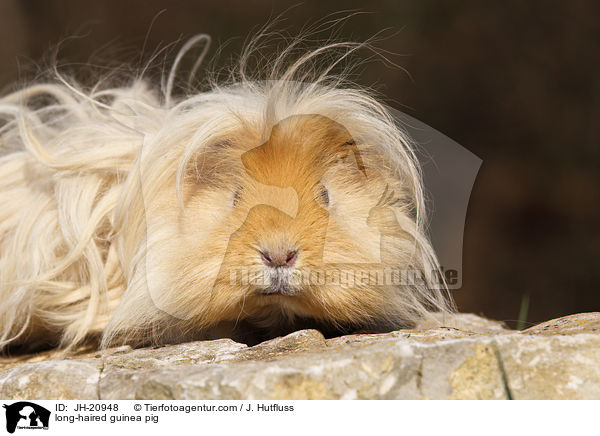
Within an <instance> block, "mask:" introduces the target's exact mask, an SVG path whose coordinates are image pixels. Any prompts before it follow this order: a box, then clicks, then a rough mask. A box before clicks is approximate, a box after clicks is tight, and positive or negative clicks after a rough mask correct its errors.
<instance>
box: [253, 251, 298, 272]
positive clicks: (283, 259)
mask: <svg viewBox="0 0 600 436" xmlns="http://www.w3.org/2000/svg"><path fill="white" fill-rule="evenodd" d="M260 257H261V258H262V261H263V263H264V264H265V265H267V266H270V267H272V268H278V267H288V266H292V265H294V263H295V262H296V259H297V258H298V251H297V250H277V251H261V252H260Z"/></svg>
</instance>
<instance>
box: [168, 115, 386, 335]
mask: <svg viewBox="0 0 600 436" xmlns="http://www.w3.org/2000/svg"><path fill="white" fill-rule="evenodd" d="M250 130H251V129H245V130H244V131H241V132H239V134H237V135H233V137H231V138H227V139H225V140H223V141H221V142H219V143H217V144H214V145H211V146H209V147H206V149H204V150H202V152H201V153H200V154H198V155H197V156H196V158H195V159H193V161H192V162H191V164H190V168H189V170H188V172H187V176H186V180H185V185H184V194H183V197H184V198H183V200H184V207H183V208H182V209H179V215H178V216H177V219H176V221H177V231H176V232H177V235H176V237H174V238H172V240H171V241H170V242H169V244H170V245H171V248H170V249H166V250H165V252H164V253H165V254H164V255H165V257H166V258H167V259H165V260H164V261H165V264H166V265H168V268H167V269H166V270H167V271H170V272H169V274H171V277H170V280H169V285H168V287H169V289H170V292H173V293H174V294H175V298H169V299H168V301H170V302H171V303H172V302H177V303H176V304H177V307H176V308H175V307H173V308H172V310H171V312H176V313H177V314H178V316H180V317H181V318H192V319H193V320H194V325H196V326H197V325H204V326H206V327H208V326H210V325H214V324H215V323H217V322H220V321H224V320H230V321H236V320H240V319H247V320H257V321H260V320H261V319H262V320H272V318H274V317H278V318H285V319H288V320H290V319H293V318H294V317H296V316H299V317H303V318H306V317H308V318H314V319H317V320H320V321H326V322H331V323H333V324H337V323H356V322H361V321H365V320H368V319H369V318H374V317H377V316H380V312H381V311H382V307H384V306H385V305H386V300H387V298H388V296H386V292H385V291H384V290H382V288H380V287H377V286H367V285H361V284H357V283H352V282H350V283H342V282H340V281H336V280H330V279H331V278H332V277H333V276H332V273H333V271H335V270H336V269H339V268H340V266H343V265H346V267H348V266H349V265H350V266H351V265H365V264H370V265H373V264H378V265H379V264H381V262H383V260H382V257H381V256H382V253H381V248H382V246H381V226H379V227H378V226H377V225H375V226H374V225H373V210H374V207H375V206H377V204H378V202H379V203H380V202H381V195H382V193H383V192H385V190H386V179H385V177H384V176H383V175H382V174H381V173H380V172H378V171H377V170H376V169H375V168H373V165H374V162H375V161H376V159H375V160H373V159H372V158H371V157H370V155H371V153H369V152H368V151H366V150H364V149H363V150H361V147H360V146H359V145H357V144H356V143H355V141H354V139H353V138H352V136H351V135H350V133H349V131H348V130H347V129H346V128H344V126H342V125H340V124H338V123H336V122H334V121H332V120H330V119H328V118H326V117H323V116H319V115H304V116H294V117H290V118H287V119H285V120H283V121H281V122H279V123H278V124H276V125H275V126H273V128H272V129H271V131H270V134H269V135H268V138H267V139H266V141H264V140H263V141H261V140H260V139H258V135H259V134H258V133H257V132H251V131H250ZM261 142H262V143H261ZM392 216H393V214H392ZM388 218H389V217H388ZM380 221H381V219H380ZM379 224H381V223H379ZM384 257H385V256H384ZM268 322H269V321H268Z"/></svg>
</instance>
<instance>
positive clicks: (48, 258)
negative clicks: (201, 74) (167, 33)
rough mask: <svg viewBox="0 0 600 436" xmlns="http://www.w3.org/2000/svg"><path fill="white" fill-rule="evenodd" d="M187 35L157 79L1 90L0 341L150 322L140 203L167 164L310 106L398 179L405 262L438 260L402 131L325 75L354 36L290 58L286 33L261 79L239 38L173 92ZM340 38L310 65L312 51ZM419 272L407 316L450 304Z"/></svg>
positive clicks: (149, 239)
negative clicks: (383, 158) (326, 57)
mask: <svg viewBox="0 0 600 436" xmlns="http://www.w3.org/2000/svg"><path fill="white" fill-rule="evenodd" d="M195 43H208V40H207V37H206V36H200V37H197V38H195V39H194V40H192V41H191V43H190V44H189V45H187V46H185V47H184V49H182V51H181V52H180V56H178V58H177V60H176V62H175V64H174V68H173V69H172V71H171V73H170V74H169V76H168V77H167V78H166V85H165V86H163V88H164V90H165V91H164V92H161V90H160V89H157V87H155V86H154V85H153V84H152V83H149V82H148V81H146V80H145V79H143V78H136V79H132V81H131V82H130V83H124V84H123V85H122V86H118V87H113V88H109V89H101V88H99V87H98V88H92V89H91V90H90V89H85V88H83V87H80V86H78V85H77V84H76V83H75V82H73V81H69V80H67V79H65V78H64V77H62V76H61V75H60V74H59V73H58V72H57V73H56V77H55V80H53V81H48V82H45V83H40V84H34V85H31V86H28V87H25V88H23V89H21V90H19V91H17V92H15V93H12V94H10V95H7V96H5V97H3V98H1V99H0V120H3V121H0V122H1V123H2V124H0V205H1V206H0V348H2V347H5V346H6V345H8V344H10V343H12V342H17V343H18V342H26V341H27V338H26V337H25V336H24V335H26V334H29V333H30V332H31V331H35V329H38V328H42V329H48V328H50V329H51V330H53V331H55V332H56V335H57V336H58V337H60V338H61V345H62V346H64V347H71V346H73V345H76V344H78V343H80V342H82V341H83V340H84V339H85V338H86V337H88V336H89V335H91V334H96V335H101V336H102V337H103V339H104V340H103V344H104V345H105V346H106V345H110V344H111V343H112V342H113V339H114V337H115V335H116V333H117V332H122V331H126V330H127V329H128V328H130V329H134V328H137V327H138V326H140V325H147V326H152V325H154V324H159V323H160V321H161V316H162V315H161V313H160V310H158V309H157V308H155V307H149V306H150V303H149V300H148V299H147V298H144V297H143V296H144V294H145V293H146V292H147V290H146V289H145V287H146V280H149V278H148V277H149V275H151V274H152V272H151V271H150V272H149V271H145V268H144V259H145V256H146V255H147V254H148V252H151V251H152V249H153V247H154V246H155V243H156V242H157V241H160V239H161V237H163V236H164V235H160V234H152V235H146V234H145V229H146V227H145V216H144V214H145V204H144V202H151V201H152V198H153V195H155V194H154V193H153V189H152V187H153V185H155V184H157V183H158V181H160V180H163V179H164V178H167V177H169V176H171V175H172V172H173V169H174V168H175V169H176V171H177V183H181V181H182V177H183V173H184V170H185V167H186V165H187V162H188V161H189V159H191V158H192V157H193V156H194V154H195V153H197V151H198V150H199V149H201V148H202V147H203V146H205V145H206V144H209V143H211V142H214V141H215V140H218V139H219V138H223V137H226V136H227V134H228V133H230V132H234V131H235V130H236V129H238V128H239V127H240V126H241V125H243V124H244V123H250V124H253V125H256V124H257V123H258V124H259V125H261V126H263V128H264V130H265V132H268V131H269V130H270V128H271V127H272V126H273V125H274V124H276V123H277V122H278V121H280V120H282V119H285V118H286V117H289V116H291V115H295V114H307V113H309V114H320V115H323V116H326V117H329V118H330V119H332V120H335V121H337V122H339V123H341V124H343V125H348V126H355V127H356V128H358V129H359V130H362V131H367V132H369V134H370V135H372V136H373V137H374V138H375V139H376V141H377V143H378V144H379V145H380V146H381V148H382V150H384V153H385V154H386V155H387V156H388V158H389V162H391V164H392V165H393V166H395V168H391V169H390V170H392V171H395V172H396V173H397V174H398V175H399V176H400V177H402V178H403V180H405V181H406V182H407V186H406V188H407V192H408V197H409V199H410V202H411V204H412V207H413V209H414V210H415V211H416V224H415V222H414V221H411V220H409V221H410V222H409V223H407V224H406V226H405V228H406V229H409V230H410V231H411V233H412V234H413V236H414V238H415V244H416V246H417V248H418V250H417V251H418V253H420V256H421V257H422V258H421V259H420V260H419V261H418V262H417V263H418V264H420V265H421V266H422V268H423V270H425V271H427V270H429V271H432V270H434V269H435V268H437V261H436V258H435V254H434V252H433V249H432V248H431V245H430V244H429V242H428V240H427V238H426V237H425V233H424V223H425V214H424V201H423V192H422V186H421V177H420V173H419V167H418V165H417V161H416V158H415V156H414V153H413V151H412V147H411V145H410V142H409V140H408V138H407V137H406V136H405V135H404V134H403V133H402V131H401V130H399V129H398V127H397V126H396V124H395V122H394V120H393V119H392V117H391V116H390V114H389V113H388V111H387V110H386V108H385V107H384V106H383V105H382V104H380V103H379V102H378V101H377V100H376V99H375V98H373V97H371V96H370V95H369V93H367V92H366V91H364V90H361V89H359V88H357V87H347V86H344V84H345V82H344V79H343V77H340V76H339V75H332V74H331V70H332V69H333V68H334V67H335V65H337V64H338V63H339V62H341V61H343V60H344V58H345V57H346V56H348V55H349V54H350V53H351V52H353V51H354V50H356V49H358V48H360V45H357V44H329V45H327V46H324V47H321V48H319V49H317V50H314V51H309V52H306V53H304V54H303V55H301V56H300V57H299V58H297V59H296V60H295V61H294V62H291V63H289V62H288V61H289V58H290V55H292V54H293V53H294V52H295V50H296V48H295V47H294V46H293V45H292V46H290V47H289V48H288V49H287V50H286V51H285V52H284V53H282V54H281V55H280V56H278V57H277V58H276V59H275V60H274V61H273V62H272V63H271V66H270V68H269V71H268V74H267V75H266V76H263V78H265V79H267V80H256V78H251V77H250V76H249V74H248V73H247V72H246V65H247V64H248V62H249V58H250V56H251V53H252V50H253V47H252V44H250V48H249V49H248V50H247V51H246V54H245V55H243V56H242V57H241V59H240V65H239V68H238V69H237V73H236V75H235V77H234V79H232V80H229V81H227V82H226V83H224V84H219V83H216V82H213V83H212V84H211V85H210V89H209V90H207V91H205V92H199V93H194V94H189V95H183V96H179V97H177V96H175V95H173V88H174V83H175V80H176V70H177V65H178V62H179V60H180V58H181V56H183V55H184V54H185V51H186V50H187V49H189V48H190V47H191V46H192V45H193V44H195ZM340 49H341V50H342V54H341V55H339V56H337V57H336V58H333V60H332V61H330V62H328V63H326V64H325V65H319V63H320V62H321V61H320V59H321V58H320V56H321V55H323V54H325V53H332V52H335V51H336V50H338V51H339V50H340ZM204 54H205V53H203V55H204ZM142 187H143V188H144V189H145V192H144V195H143V198H142V195H141V192H142ZM399 219H400V220H402V219H406V217H403V216H399ZM411 226H412V227H411ZM411 229H412V230H411ZM157 279H159V278H157ZM430 285H431V284H430V283H427V284H426V286H424V287H422V288H413V289H411V292H409V293H404V296H402V295H403V294H402V293H399V297H398V298H405V299H406V305H407V307H409V308H410V309H411V310H410V311H408V312H407V315H406V316H412V317H420V316H423V315H425V314H426V313H427V312H428V311H429V310H431V308H432V307H433V308H434V309H437V310H442V311H449V310H451V303H449V301H448V300H447V299H446V298H445V296H444V292H443V290H439V289H435V288H436V287H435V286H430ZM409 312H410V314H409Z"/></svg>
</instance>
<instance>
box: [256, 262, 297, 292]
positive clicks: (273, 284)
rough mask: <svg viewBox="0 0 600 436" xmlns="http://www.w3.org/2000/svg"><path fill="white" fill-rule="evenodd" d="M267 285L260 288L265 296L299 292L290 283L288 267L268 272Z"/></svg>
mask: <svg viewBox="0 0 600 436" xmlns="http://www.w3.org/2000/svg"><path fill="white" fill-rule="evenodd" d="M266 284H267V286H266V287H263V288H260V289H259V293H260V294H261V295H265V296H275V295H285V296H288V297H291V296H294V295H296V294H297V291H296V290H295V289H294V287H293V286H292V285H291V283H290V274H289V272H288V271H287V269H283V270H282V269H281V268H277V269H275V270H274V271H268V273H267V283H266Z"/></svg>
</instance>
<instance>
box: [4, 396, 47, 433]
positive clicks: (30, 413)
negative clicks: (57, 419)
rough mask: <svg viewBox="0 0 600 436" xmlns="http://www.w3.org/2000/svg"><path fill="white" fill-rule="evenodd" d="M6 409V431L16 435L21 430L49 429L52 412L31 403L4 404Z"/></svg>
mask: <svg viewBox="0 0 600 436" xmlns="http://www.w3.org/2000/svg"><path fill="white" fill-rule="evenodd" d="M3 407H4V408H5V409H6V431H8V432H9V433H14V432H15V430H16V429H17V428H19V429H38V428H39V429H44V430H47V429H48V423H49V421H50V411H49V410H48V409H46V408H44V407H42V406H40V405H37V404H35V403H31V402H29V401H19V402H17V403H13V404H9V405H7V404H4V405H3Z"/></svg>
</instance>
